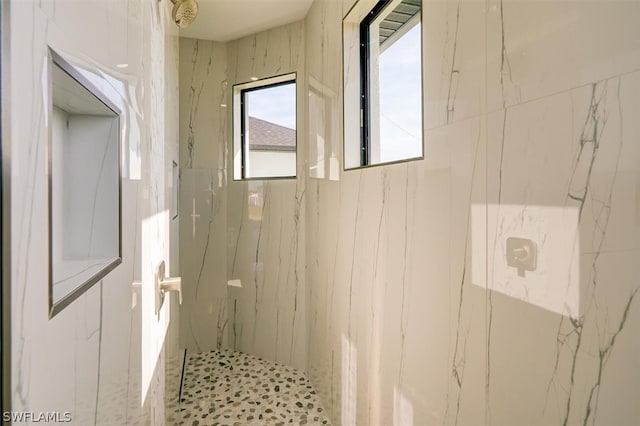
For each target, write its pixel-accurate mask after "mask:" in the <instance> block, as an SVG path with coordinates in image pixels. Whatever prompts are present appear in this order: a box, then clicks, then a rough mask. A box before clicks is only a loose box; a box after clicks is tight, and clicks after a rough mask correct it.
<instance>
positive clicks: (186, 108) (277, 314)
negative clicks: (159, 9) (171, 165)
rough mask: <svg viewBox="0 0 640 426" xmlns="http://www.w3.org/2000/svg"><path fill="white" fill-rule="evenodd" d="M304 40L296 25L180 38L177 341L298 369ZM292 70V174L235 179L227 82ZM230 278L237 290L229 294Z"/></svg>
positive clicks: (302, 357) (302, 353) (302, 345)
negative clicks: (218, 38)
mask: <svg viewBox="0 0 640 426" xmlns="http://www.w3.org/2000/svg"><path fill="white" fill-rule="evenodd" d="M304 36H305V31H304V25H303V24H302V22H298V23H294V24H290V25H285V26H282V27H279V28H276V29H273V30H269V31H265V32H261V33H258V34H255V35H251V36H248V37H244V38H241V39H239V40H235V41H231V42H228V43H226V44H222V43H215V42H210V41H204V40H191V39H182V40H181V42H180V43H181V48H180V76H181V77H180V78H181V90H180V96H181V100H180V105H181V109H180V135H181V137H180V163H181V167H182V170H181V177H180V181H181V186H180V188H181V189H180V192H181V196H180V212H181V213H180V214H181V217H182V220H181V231H180V235H181V265H182V266H181V271H183V272H182V273H183V277H184V278H185V280H184V282H185V306H184V309H183V310H182V312H183V314H182V315H183V318H182V321H181V324H182V329H181V332H182V336H181V338H182V341H183V342H184V343H185V345H186V346H187V348H188V349H189V350H190V351H209V350H213V349H220V348H230V349H234V350H238V351H242V352H246V353H249V354H253V355H256V356H260V357H262V358H265V359H268V360H271V361H276V362H280V363H284V364H288V365H291V366H294V367H297V368H305V367H306V359H307V355H306V347H307V340H306V327H305V318H306V313H305V294H306V293H305V288H304V286H305V240H304V238H305V230H306V229H305V217H306V212H305V202H306V201H305V200H306V197H305V195H306V194H305V179H304V177H305V176H306V166H305V163H304V159H305V152H306V151H305V144H304V140H305V135H306V133H305V122H306V120H305V114H304V111H305V107H304V105H305V100H304V97H305V96H306V92H305V90H304V87H305V72H304V50H303V49H304ZM225 55H226V56H225ZM290 72H296V73H297V83H298V94H297V102H298V117H297V125H296V127H297V131H298V154H297V155H298V166H297V174H298V179H291V180H255V181H237V182H236V181H233V179H232V176H233V174H232V170H231V159H230V158H229V155H230V154H229V147H230V143H231V141H230V132H229V130H228V129H230V128H231V119H232V117H231V106H232V104H231V103H232V99H231V89H232V87H233V85H234V84H238V83H245V82H247V81H250V80H251V78H252V77H255V78H258V79H262V78H267V77H272V76H276V75H281V74H286V73H290ZM222 105H225V106H222ZM192 215H193V216H192ZM228 280H240V283H241V285H242V288H237V287H234V288H230V291H229V290H227V281H228Z"/></svg>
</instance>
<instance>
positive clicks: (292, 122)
mask: <svg viewBox="0 0 640 426" xmlns="http://www.w3.org/2000/svg"><path fill="white" fill-rule="evenodd" d="M233 93H234V110H233V115H234V116H233V123H234V179H236V180H239V179H274V178H295V177H296V148H297V143H296V75H295V74H287V75H283V76H278V77H273V78H268V79H264V80H255V81H251V82H248V83H244V84H238V85H236V86H234V90H233Z"/></svg>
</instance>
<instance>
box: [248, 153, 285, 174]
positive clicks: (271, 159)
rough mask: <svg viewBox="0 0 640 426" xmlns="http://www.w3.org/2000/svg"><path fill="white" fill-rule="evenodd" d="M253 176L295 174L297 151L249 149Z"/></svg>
mask: <svg viewBox="0 0 640 426" xmlns="http://www.w3.org/2000/svg"><path fill="white" fill-rule="evenodd" d="M249 164H250V170H251V175H252V176H276V177H277V176H295V174H296V153H295V151H294V152H291V151H249Z"/></svg>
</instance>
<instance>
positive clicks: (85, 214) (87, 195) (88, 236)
mask: <svg viewBox="0 0 640 426" xmlns="http://www.w3.org/2000/svg"><path fill="white" fill-rule="evenodd" d="M49 70H50V73H49V82H50V92H49V93H50V99H51V101H50V103H49V109H48V115H49V120H48V122H49V143H48V150H47V154H48V156H47V157H48V175H49V316H50V317H53V316H54V315H55V314H57V313H58V312H60V311H61V310H62V309H63V308H64V307H65V306H67V305H68V304H69V303H71V302H72V301H73V300H75V299H76V298H77V297H78V296H80V295H81V294H82V293H84V292H85V291H87V290H88V289H89V288H90V287H91V286H92V285H93V284H95V283H97V282H98V281H100V280H101V279H102V278H103V277H104V276H105V275H107V274H108V273H109V272H110V271H111V270H113V269H114V268H115V267H116V266H118V265H119V264H120V263H121V262H122V247H121V195H120V116H121V112H120V110H119V109H118V108H117V107H116V106H114V105H113V104H112V103H111V102H110V101H109V100H108V99H107V97H106V96H104V94H102V93H101V92H100V91H99V90H98V89H97V88H96V87H95V86H94V85H93V84H92V83H91V82H90V81H89V80H88V79H87V78H86V77H85V76H84V75H82V73H81V72H80V70H79V69H77V68H75V67H74V66H73V65H71V64H70V63H68V62H67V61H66V60H64V59H63V58H62V57H61V56H60V55H59V54H57V53H56V52H54V51H53V50H51V49H50V50H49Z"/></svg>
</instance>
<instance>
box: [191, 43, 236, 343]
mask: <svg viewBox="0 0 640 426" xmlns="http://www.w3.org/2000/svg"><path fill="white" fill-rule="evenodd" d="M227 96H228V81H227V46H226V44H224V43H215V42H212V41H206V40H194V39H188V38H181V39H180V204H179V205H180V207H179V212H180V253H181V257H180V265H181V266H180V271H181V273H182V278H183V283H184V284H183V288H184V290H183V291H184V294H183V298H184V309H182V310H181V316H182V319H181V321H180V340H181V342H182V345H183V346H184V347H186V348H187V349H188V350H189V351H194V352H203V351H211V350H213V349H218V348H220V347H222V345H223V343H224V342H225V336H226V331H227V325H228V323H227V289H226V287H227V274H226V267H227V261H226V259H227V240H226V238H227V160H226V157H227V152H228V151H227V149H228V148H227V143H226V141H227V113H228V110H229V109H230V107H229V108H228V107H226V106H223V105H226V103H227Z"/></svg>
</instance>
